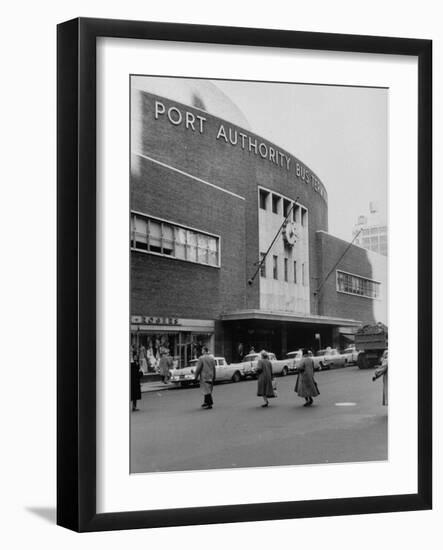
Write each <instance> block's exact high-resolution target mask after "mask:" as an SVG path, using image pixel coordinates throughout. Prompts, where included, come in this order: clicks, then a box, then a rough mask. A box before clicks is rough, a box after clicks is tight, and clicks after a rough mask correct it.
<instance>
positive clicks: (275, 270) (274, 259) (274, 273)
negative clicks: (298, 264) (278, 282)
mask: <svg viewBox="0 0 443 550" xmlns="http://www.w3.org/2000/svg"><path fill="white" fill-rule="evenodd" d="M272 276H273V277H274V279H278V256H272Z"/></svg>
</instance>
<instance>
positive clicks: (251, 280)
mask: <svg viewBox="0 0 443 550" xmlns="http://www.w3.org/2000/svg"><path fill="white" fill-rule="evenodd" d="M299 198H300V197H297V198H296V199H295V201H294V203H293V204H292V206H291V208H290V209H289V212H288V214H287V215H286V217H285V219H284V220H283V223H282V224H281V226H280V227H279V230H278V231H277V233H276V235H275V237H274V238H273V240H272V242H271V244H270V245H269V248H268V250H267V251H266V253H265V255H264V256H263V258H262V259H261V261H260V262H259V264H258V267H257V269H256V270H255V273H254V275H253V276H252V277H251V278H250V279H249V280H248V285H252V284H253V283H254V279H255V278H256V277H257V274H258V272H259V271H260V269H261V266H262V265H263V264H264V262H265V260H266V258H267V256H268V254H269V252H270V251H271V248H272V247H273V246H274V243H275V241H276V240H277V237H278V236H279V235H280V231H281V230H282V229H283V227H284V226H285V224H286V222H287V221H288V218H289V216H290V215H291V214H292V211H293V210H294V208H295V206H296V205H297V202H298V199H299ZM255 265H256V264H255Z"/></svg>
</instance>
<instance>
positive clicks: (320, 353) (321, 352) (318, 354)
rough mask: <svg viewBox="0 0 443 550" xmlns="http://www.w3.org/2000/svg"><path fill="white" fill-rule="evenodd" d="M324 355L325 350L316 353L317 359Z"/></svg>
mask: <svg viewBox="0 0 443 550" xmlns="http://www.w3.org/2000/svg"><path fill="white" fill-rule="evenodd" d="M325 353H326V350H325V349H320V350H318V351H317V352H316V354H315V355H316V356H317V357H319V356H320V355H324V354H325Z"/></svg>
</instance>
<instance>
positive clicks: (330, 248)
mask: <svg viewBox="0 0 443 550" xmlns="http://www.w3.org/2000/svg"><path fill="white" fill-rule="evenodd" d="M315 238H316V242H317V247H316V248H317V250H316V254H317V265H318V266H319V281H320V284H321V282H322V281H324V280H325V277H326V276H327V274H328V273H329V271H330V270H331V269H332V268H333V267H334V264H335V263H336V262H337V260H339V258H340V257H341V256H342V254H343V253H344V252H345V250H346V249H347V247H348V246H349V243H348V242H347V241H344V240H342V239H339V238H337V237H334V236H332V235H329V234H328V233H324V232H322V231H319V232H318V233H317V234H316V236H315ZM337 269H338V270H342V271H346V272H348V273H352V274H355V275H358V276H361V277H365V278H368V279H372V280H376V281H379V282H380V283H381V295H380V299H378V300H374V299H371V298H365V297H362V296H353V295H350V294H343V293H340V292H337V286H336V270H337ZM314 290H315V288H314ZM386 293H387V259H386V257H385V256H381V255H380V254H374V253H370V252H369V251H367V250H365V249H363V248H360V247H359V246H355V245H351V246H350V248H349V249H348V251H347V252H346V254H345V256H344V257H343V258H342V259H341V260H340V262H339V263H338V265H337V266H336V267H335V268H334V270H333V272H332V273H331V275H330V276H329V278H328V279H327V280H326V282H325V283H324V285H323V287H322V290H321V292H320V294H319V295H318V306H319V314H320V315H326V316H331V317H341V318H345V319H355V320H357V321H361V322H362V323H363V324H373V323H374V322H377V321H382V322H384V323H386V320H387V306H386V304H387V295H386Z"/></svg>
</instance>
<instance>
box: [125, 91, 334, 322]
mask: <svg viewBox="0 0 443 550" xmlns="http://www.w3.org/2000/svg"><path fill="white" fill-rule="evenodd" d="M155 101H160V102H161V103H162V104H163V105H164V107H165V110H166V112H167V110H168V109H169V108H170V107H175V108H176V109H178V110H179V111H180V114H181V116H182V117H183V119H182V122H181V123H180V124H172V123H171V121H170V120H168V118H167V116H166V115H165V114H163V115H161V114H159V115H158V117H157V119H155ZM132 103H133V107H134V109H133V113H134V116H133V119H132V127H133V132H132V136H131V140H132V151H133V152H137V153H142V154H143V155H145V156H147V157H150V158H153V159H155V160H156V161H158V162H161V163H164V164H166V165H169V166H172V167H173V168H176V169H179V170H182V171H184V172H186V173H189V174H191V175H194V176H196V177H197V178H201V179H203V180H205V181H208V182H210V183H212V184H214V185H216V186H219V187H221V188H223V189H226V190H228V191H230V192H232V193H236V194H238V195H240V196H242V197H244V198H245V200H241V199H239V198H238V197H235V196H233V195H229V194H227V193H223V192H222V191H220V190H217V189H214V188H213V187H210V186H207V185H205V184H204V183H201V182H197V181H195V180H192V179H191V178H189V177H187V176H184V175H182V174H179V173H177V172H175V171H173V170H171V169H169V168H166V167H163V166H160V165H159V164H155V163H153V162H152V161H149V160H146V159H145V158H143V157H141V156H139V155H133V156H132V164H131V168H132V170H131V172H132V173H131V178H132V180H131V208H132V209H133V210H137V211H140V212H143V213H146V214H150V215H154V216H158V217H161V218H164V219H166V220H170V221H174V222H175V223H181V224H183V225H188V226H191V227H194V228H196V229H201V230H203V231H208V232H210V233H216V234H219V235H221V236H222V242H221V251H222V252H221V259H222V267H221V269H220V270H217V269H214V268H210V267H205V266H198V265H196V264H187V263H186V262H180V261H178V260H172V259H168V258H158V257H154V256H152V255H148V254H143V253H141V252H133V253H132V257H133V260H132V267H133V275H132V288H131V298H132V304H133V308H132V312H133V314H137V313H145V312H139V311H135V309H138V308H142V307H143V308H145V307H146V308H147V310H146V312H147V313H151V312H152V314H156V315H176V316H185V317H194V316H195V317H197V318H217V315H218V314H220V313H221V312H223V311H229V310H233V309H242V308H250V309H255V308H258V307H259V278H257V279H256V281H257V284H254V285H252V286H249V285H248V284H247V280H248V279H249V278H250V277H251V276H252V274H253V272H254V271H255V269H256V266H255V265H254V263H255V262H256V261H257V260H258V258H259V246H258V193H257V187H258V186H264V187H266V188H268V189H272V190H275V191H276V192H278V193H280V194H282V195H285V196H288V197H289V198H293V199H295V198H296V197H297V196H299V197H300V199H299V200H300V202H301V204H303V205H304V206H306V207H307V208H308V210H309V256H310V258H309V260H310V277H311V288H314V286H315V284H314V282H313V280H312V278H313V277H315V276H316V275H317V272H318V269H319V267H318V265H317V261H318V256H317V254H316V237H315V232H316V231H317V230H319V229H321V230H325V231H327V229H328V220H327V202H326V201H327V195H326V190H325V189H324V188H323V186H322V184H319V185H320V186H321V189H322V193H323V196H321V195H320V194H319V193H317V192H316V191H315V190H314V188H313V186H312V185H311V184H309V183H306V181H304V180H303V179H302V178H301V177H299V176H298V175H297V173H296V170H295V166H296V163H297V162H298V163H300V165H301V166H303V169H307V167H306V166H305V165H304V164H303V163H301V162H300V161H299V160H298V159H296V158H295V157H293V156H290V155H289V153H286V152H285V154H287V155H288V157H289V156H290V159H291V161H290V168H291V169H290V170H286V169H285V168H284V167H282V166H277V165H276V164H274V163H272V162H270V161H269V159H263V158H261V156H260V155H257V154H254V152H250V151H249V150H248V148H246V149H242V148H241V147H240V146H239V145H238V144H237V145H236V146H234V145H232V144H231V143H227V142H226V140H224V139H222V138H219V139H216V136H217V132H218V129H219V128H220V124H224V126H225V128H226V129H228V128H231V129H232V131H237V132H244V133H246V134H247V135H248V136H251V137H252V138H256V139H257V140H258V141H259V142H263V143H265V144H266V146H267V147H274V148H275V149H279V150H280V151H282V152H284V151H283V149H280V148H278V147H277V146H273V145H272V144H270V143H269V142H268V141H266V140H264V139H263V138H262V137H260V136H257V135H255V134H253V133H252V132H250V131H248V130H242V129H241V128H238V127H236V126H235V125H233V124H231V123H228V122H225V121H223V120H221V119H219V118H217V117H213V116H211V115H209V114H208V113H205V112H203V111H199V110H197V109H193V108H192V107H188V106H184V105H181V104H180V103H178V102H173V101H169V100H167V99H165V98H158V97H156V96H153V95H151V94H148V93H146V92H139V91H136V92H134V93H133V95H132ZM186 112H188V113H191V115H192V116H193V117H194V120H195V121H196V122H195V123H194V129H192V126H191V125H189V124H188V127H186V124H185V117H186ZM174 114H175V115H176V117H178V115H177V111H174ZM191 115H190V116H191ZM198 116H201V117H204V118H205V119H206V120H205V122H204V123H202V124H203V133H201V132H200V128H199V122H198V119H197V117H198ZM176 120H178V118H176ZM311 174H313V173H312V172H311ZM168 270H170V273H169V271H168ZM168 273H169V274H168ZM164 277H167V279H164ZM162 281H163V283H162ZM166 281H167V282H168V284H167V286H168V291H167V293H166V295H165V291H164V288H165V282H166ZM169 289H170V291H169ZM172 297H173V300H171V298H172ZM201 302H202V303H203V304H205V305H202V303H201ZM153 308H155V311H153ZM157 308H158V309H157ZM168 308H169V309H168ZM165 309H168V311H164V310H165ZM171 309H173V310H174V311H171ZM190 311H192V312H193V314H192V315H190ZM311 312H312V313H317V311H316V301H315V299H314V297H313V296H312V293H311Z"/></svg>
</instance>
